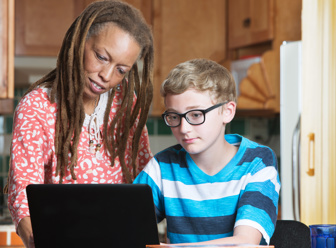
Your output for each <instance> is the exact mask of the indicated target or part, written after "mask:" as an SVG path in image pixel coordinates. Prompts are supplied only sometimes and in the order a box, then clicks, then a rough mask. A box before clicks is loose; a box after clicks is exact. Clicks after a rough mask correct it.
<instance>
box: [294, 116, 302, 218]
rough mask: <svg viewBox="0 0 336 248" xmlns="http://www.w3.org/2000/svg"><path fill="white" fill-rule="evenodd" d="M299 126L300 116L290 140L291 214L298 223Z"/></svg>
mask: <svg viewBox="0 0 336 248" xmlns="http://www.w3.org/2000/svg"><path fill="white" fill-rule="evenodd" d="M300 125H301V116H299V119H298V121H297V124H296V127H295V129H294V132H293V138H292V185H293V186H292V191H293V214H294V219H295V220H297V221H300V136H301V132H300Z"/></svg>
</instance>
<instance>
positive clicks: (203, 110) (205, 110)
mask: <svg viewBox="0 0 336 248" xmlns="http://www.w3.org/2000/svg"><path fill="white" fill-rule="evenodd" d="M228 102H229V101H225V102H221V103H217V104H215V105H213V106H211V107H209V108H207V109H191V110H189V111H187V112H185V113H183V114H179V113H176V112H172V111H170V112H164V113H163V114H162V115H161V116H162V119H163V120H164V122H165V124H166V125H167V126H168V127H178V126H180V125H181V122H182V117H183V118H184V119H185V120H186V121H187V122H188V123H189V124H190V125H193V126H198V125H202V124H203V123H204V122H205V116H206V113H208V112H210V111H211V110H214V109H216V108H219V107H221V106H223V105H224V104H227V103H228ZM192 111H199V112H201V113H202V114H203V116H204V120H203V122H201V123H198V124H193V123H190V121H189V120H188V118H187V114H188V113H190V112H192ZM168 114H176V115H178V116H179V117H180V122H179V124H178V125H176V126H170V125H169V124H168V122H167V120H166V118H165V116H167V115H168Z"/></svg>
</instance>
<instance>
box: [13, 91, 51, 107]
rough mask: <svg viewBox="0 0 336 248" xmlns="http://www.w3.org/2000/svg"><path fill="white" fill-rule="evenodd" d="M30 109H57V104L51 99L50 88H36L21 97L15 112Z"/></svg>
mask: <svg viewBox="0 0 336 248" xmlns="http://www.w3.org/2000/svg"><path fill="white" fill-rule="evenodd" d="M30 111H37V113H44V112H55V111H56V104H55V103H51V101H50V89H48V88H36V89H34V90H32V91H30V92H28V93H27V94H26V95H25V96H23V97H22V98H21V100H20V102H19V104H18V106H17V107H16V110H15V112H30Z"/></svg>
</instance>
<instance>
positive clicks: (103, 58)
mask: <svg viewBox="0 0 336 248" xmlns="http://www.w3.org/2000/svg"><path fill="white" fill-rule="evenodd" d="M96 57H97V58H98V59H99V60H102V61H105V60H106V59H105V57H104V56H102V55H100V54H99V53H96Z"/></svg>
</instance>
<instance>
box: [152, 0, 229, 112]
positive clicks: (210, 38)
mask: <svg viewBox="0 0 336 248" xmlns="http://www.w3.org/2000/svg"><path fill="white" fill-rule="evenodd" d="M153 33H154V44H155V68H154V69H155V71H154V99H153V104H152V111H151V115H153V116H160V115H161V114H162V113H163V111H164V105H163V99H162V97H161V96H160V86H161V84H162V82H163V80H164V79H165V78H166V77H167V75H168V73H169V71H170V70H171V69H172V68H173V67H174V66H176V65H177V64H179V63H181V62H184V61H186V60H190V59H194V58H208V59H212V60H214V61H216V62H221V61H223V60H225V58H226V1H225V0H207V1H204V0H169V1H162V0H154V1H153Z"/></svg>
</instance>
